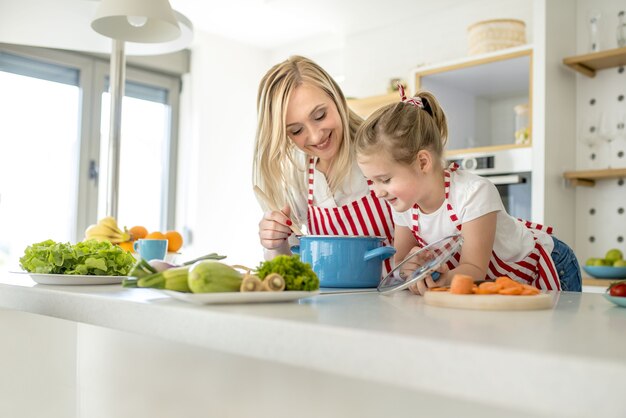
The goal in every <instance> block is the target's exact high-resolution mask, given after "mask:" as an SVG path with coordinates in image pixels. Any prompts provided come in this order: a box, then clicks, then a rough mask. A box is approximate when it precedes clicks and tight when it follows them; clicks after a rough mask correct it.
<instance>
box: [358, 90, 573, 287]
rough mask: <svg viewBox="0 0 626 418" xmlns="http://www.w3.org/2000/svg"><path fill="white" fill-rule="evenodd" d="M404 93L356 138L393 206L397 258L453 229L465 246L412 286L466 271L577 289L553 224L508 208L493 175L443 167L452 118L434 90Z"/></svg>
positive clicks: (362, 161)
mask: <svg viewBox="0 0 626 418" xmlns="http://www.w3.org/2000/svg"><path fill="white" fill-rule="evenodd" d="M401 96H402V101H401V102H400V103H397V104H391V105H388V106H385V107H384V108H382V109H379V110H378V111H376V112H375V113H374V114H373V115H371V116H370V117H369V118H368V119H367V120H366V121H365V122H364V124H363V125H362V126H361V128H360V129H359V131H358V133H357V144H356V149H357V161H358V164H359V167H360V168H361V170H362V172H363V174H365V176H366V177H367V178H368V179H370V180H371V181H373V186H372V187H373V189H374V190H375V191H376V195H377V196H378V197H380V198H384V199H385V200H386V201H387V202H388V203H389V204H390V205H391V206H392V208H393V214H394V220H395V224H396V232H395V234H396V235H395V247H396V249H397V252H396V256H395V257H396V261H399V260H403V259H404V258H405V257H406V256H407V254H410V253H412V252H413V251H415V250H417V248H418V247H423V246H425V245H427V244H428V243H432V242H434V241H436V240H439V239H441V238H444V237H446V236H448V235H453V234H461V235H462V236H463V247H462V250H461V251H460V253H457V254H455V255H454V257H453V258H452V259H451V260H450V261H449V262H448V263H447V266H444V267H443V268H442V269H441V271H440V272H441V273H442V274H441V277H440V278H439V280H437V282H436V283H435V282H434V281H433V280H432V277H429V278H427V279H426V280H424V281H422V282H420V283H418V284H417V285H415V286H413V287H412V288H410V290H411V291H412V292H413V293H416V294H423V293H424V292H425V291H426V290H427V288H428V287H433V286H445V285H448V284H449V283H450V281H451V279H452V277H453V276H454V274H457V273H461V274H466V275H469V276H471V277H473V278H474V280H483V279H495V278H497V277H499V276H508V277H510V278H512V279H514V280H517V281H519V282H521V283H526V284H530V285H533V286H535V287H537V288H540V289H549V290H569V291H580V290H581V275H580V268H579V267H578V262H577V260H576V257H575V256H574V253H573V251H572V250H571V249H570V248H569V247H568V246H567V245H566V244H564V243H563V242H561V241H559V240H558V239H556V238H555V237H553V236H551V235H550V232H551V229H550V228H545V227H543V226H541V225H537V224H531V223H529V222H523V221H520V220H518V219H515V218H513V217H512V216H510V215H509V214H507V213H506V210H505V209H504V205H503V204H502V200H501V199H500V195H499V194H498V191H497V189H496V187H495V186H494V185H493V184H492V183H491V182H490V181H489V180H487V179H485V178H483V177H479V176H476V175H474V174H471V173H469V172H466V171H462V170H458V169H457V166H455V165H454V166H450V167H446V166H445V164H444V160H443V150H444V146H445V143H446V140H447V122H446V117H445V114H444V113H443V110H442V109H441V107H440V106H439V103H438V102H437V100H436V99H435V97H434V96H433V95H432V94H430V93H427V92H421V93H419V94H418V95H417V96H416V97H414V98H412V99H408V100H407V99H406V97H405V96H404V91H403V89H401ZM407 264H409V263H408V262H407ZM415 267H417V266H413V268H415Z"/></svg>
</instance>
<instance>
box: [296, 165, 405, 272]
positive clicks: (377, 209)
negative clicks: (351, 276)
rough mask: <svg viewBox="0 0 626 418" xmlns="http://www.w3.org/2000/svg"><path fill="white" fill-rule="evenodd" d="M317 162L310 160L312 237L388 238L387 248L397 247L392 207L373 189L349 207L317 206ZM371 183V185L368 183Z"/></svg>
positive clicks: (388, 268) (387, 262)
mask: <svg viewBox="0 0 626 418" xmlns="http://www.w3.org/2000/svg"><path fill="white" fill-rule="evenodd" d="M314 169H315V159H313V158H311V159H309V175H308V177H309V204H308V223H307V226H308V230H309V234H312V235H337V236H343V235H349V236H379V237H385V238H386V239H385V241H384V242H383V245H393V231H394V223H393V220H392V217H391V208H390V207H389V204H388V203H387V202H386V201H385V200H383V199H379V198H378V197H376V194H375V193H374V191H373V190H370V191H369V193H366V194H365V196H363V197H361V198H359V199H356V200H354V201H352V202H350V203H348V204H346V205H343V206H340V207H335V208H321V207H318V206H314V205H313V179H314V177H315V176H314ZM368 184H370V185H371V183H370V182H369V181H368ZM391 269H392V267H391V259H386V260H385V261H384V264H383V277H384V276H386V275H387V274H388V273H389V272H390V271H391Z"/></svg>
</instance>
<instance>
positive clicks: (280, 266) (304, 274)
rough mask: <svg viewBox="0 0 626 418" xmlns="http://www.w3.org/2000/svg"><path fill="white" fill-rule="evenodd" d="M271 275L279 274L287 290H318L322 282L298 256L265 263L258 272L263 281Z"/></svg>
mask: <svg viewBox="0 0 626 418" xmlns="http://www.w3.org/2000/svg"><path fill="white" fill-rule="evenodd" d="M270 273H278V274H280V275H281V276H283V278H284V279H285V290H309V291H310V290H317V289H319V288H320V281H319V279H318V278H317V275H316V274H315V272H314V271H313V270H312V269H311V265H310V264H309V263H303V262H302V261H300V257H298V256H297V255H292V256H288V255H279V256H277V257H275V258H274V259H272V260H269V261H263V262H262V263H261V264H260V265H259V267H258V268H257V270H256V274H257V276H259V278H260V279H261V280H263V279H264V278H265V276H267V275H268V274H270Z"/></svg>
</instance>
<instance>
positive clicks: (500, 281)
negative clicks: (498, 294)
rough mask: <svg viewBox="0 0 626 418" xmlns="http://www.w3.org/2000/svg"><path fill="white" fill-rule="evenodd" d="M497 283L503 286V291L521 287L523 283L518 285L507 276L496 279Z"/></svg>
mask: <svg viewBox="0 0 626 418" xmlns="http://www.w3.org/2000/svg"><path fill="white" fill-rule="evenodd" d="M496 283H498V284H499V285H500V286H502V288H503V289H506V288H509V287H518V286H521V283H517V282H516V281H515V280H513V279H511V278H510V277H507V276H500V277H498V278H497V279H496Z"/></svg>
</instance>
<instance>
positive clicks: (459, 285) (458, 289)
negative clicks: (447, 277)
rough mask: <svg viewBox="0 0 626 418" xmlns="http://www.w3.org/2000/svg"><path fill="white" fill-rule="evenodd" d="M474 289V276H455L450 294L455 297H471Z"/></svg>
mask: <svg viewBox="0 0 626 418" xmlns="http://www.w3.org/2000/svg"><path fill="white" fill-rule="evenodd" d="M472 287H474V279H473V278H472V276H468V275H465V274H455V275H454V277H453V278H452V282H451V283H450V293H454V294H455V295H470V294H472Z"/></svg>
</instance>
